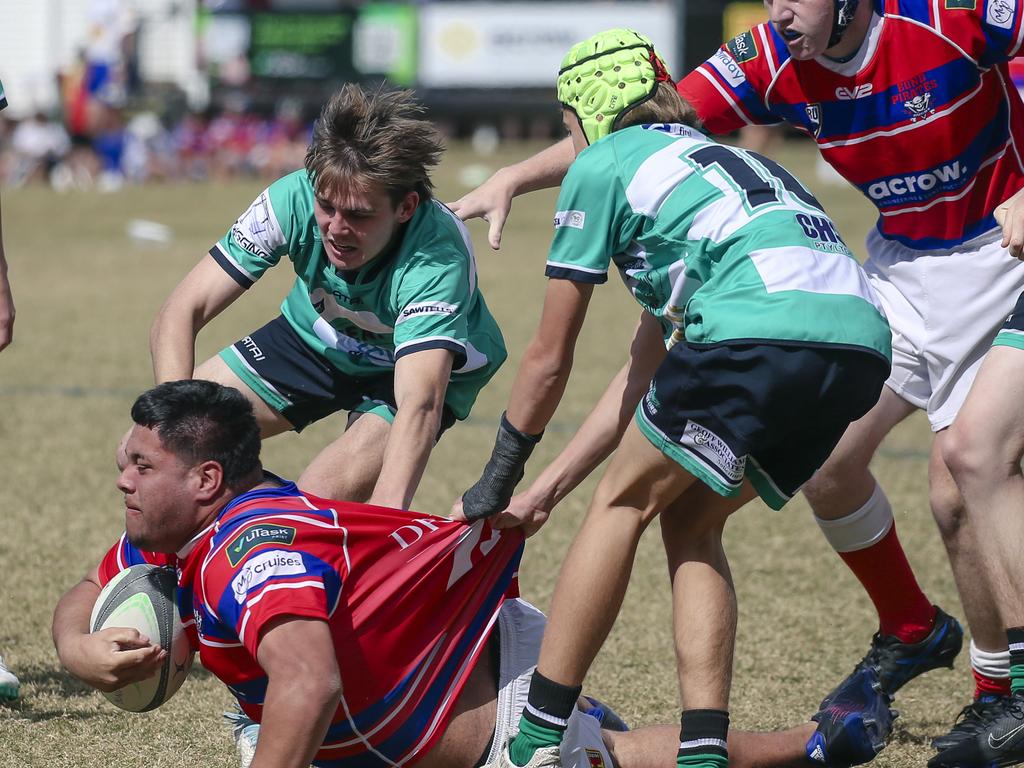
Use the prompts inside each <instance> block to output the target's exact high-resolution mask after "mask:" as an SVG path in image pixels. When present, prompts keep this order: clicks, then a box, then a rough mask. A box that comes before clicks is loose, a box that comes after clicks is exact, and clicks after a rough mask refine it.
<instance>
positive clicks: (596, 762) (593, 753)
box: [587, 749, 604, 768]
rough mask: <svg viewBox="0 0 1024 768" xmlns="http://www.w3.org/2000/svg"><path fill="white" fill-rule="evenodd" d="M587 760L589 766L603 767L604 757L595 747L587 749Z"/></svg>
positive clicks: (591, 767) (593, 767) (592, 767)
mask: <svg viewBox="0 0 1024 768" xmlns="http://www.w3.org/2000/svg"><path fill="white" fill-rule="evenodd" d="M587 762H588V763H590V768H604V758H603V757H602V756H601V753H600V752H598V751H597V750H596V749H587Z"/></svg>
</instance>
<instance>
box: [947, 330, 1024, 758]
mask: <svg viewBox="0 0 1024 768" xmlns="http://www.w3.org/2000/svg"><path fill="white" fill-rule="evenodd" d="M1022 374H1024V351H1022V350H1020V349H1018V348H1015V347H1008V346H996V347H993V348H992V349H990V350H989V352H988V354H987V355H986V357H985V360H984V362H983V363H982V366H981V369H980V371H979V372H978V376H977V378H976V379H975V380H974V383H973V384H972V386H971V391H970V393H969V394H968V396H967V401H966V402H965V403H964V405H963V407H962V408H961V409H960V412H959V414H958V415H957V418H956V420H955V421H954V422H953V425H952V426H951V427H950V428H949V429H948V430H946V435H945V438H946V439H945V440H944V441H943V446H942V447H943V459H944V460H945V462H946V464H947V466H948V467H949V469H950V470H951V472H952V475H953V477H955V478H956V482H957V484H958V486H959V488H960V491H961V492H962V493H963V496H964V499H965V501H966V506H967V512H968V519H969V528H970V529H972V530H973V532H974V534H975V543H976V545H977V553H978V555H979V556H978V558H977V562H978V564H979V567H980V568H982V569H984V570H983V571H982V573H983V574H984V575H985V576H986V578H985V579H984V583H985V585H986V586H987V587H988V588H989V590H990V594H989V595H987V597H988V598H989V599H991V600H992V601H993V602H994V603H995V605H996V606H997V607H998V611H996V610H995V609H993V619H994V618H995V617H998V618H999V620H1000V624H1001V626H1002V628H1005V633H1004V634H1003V637H1002V638H1001V640H1002V643H1001V645H1002V647H1003V648H1007V647H1008V648H1009V652H1008V653H1007V656H1008V657H1009V659H1008V664H1009V688H1010V693H1009V695H1005V694H1004V696H1003V697H1000V698H995V697H993V698H991V699H990V703H988V704H986V700H985V698H984V697H979V698H978V699H977V700H976V701H975V703H973V704H972V705H971V708H970V709H969V710H965V711H966V712H968V715H967V716H966V717H965V718H963V719H962V720H961V721H959V722H958V723H957V724H956V725H955V726H954V728H953V730H951V731H950V733H949V734H948V735H946V736H944V737H940V739H937V740H936V741H935V743H934V746H935V747H936V749H939V750H940V752H939V754H937V755H936V756H935V757H934V758H932V760H931V761H930V762H929V766H936V767H939V766H951V765H982V764H996V763H997V762H998V763H999V764H1000V765H1003V764H1005V765H1010V764H1015V763H1019V762H1021V761H1024V738H1022V737H1021V734H1022V730H1024V605H1022V597H1021V596H1022V595H1024V578H1022V574H1021V569H1020V553H1021V548H1022V547H1024V517H1022V515H1021V512H1022V510H1024V474H1022V472H1021V458H1022V456H1024V409H1022V408H1021V402H1022V397H1024V378H1022ZM979 581H981V580H979ZM965 600H966V598H965ZM976 642H977V641H976ZM1001 682H1005V681H1001ZM979 690H980V687H979ZM1004 690H1005V689H1004ZM968 719H969V721H968ZM965 722H968V725H969V729H968V728H967V727H965V726H964V723H965Z"/></svg>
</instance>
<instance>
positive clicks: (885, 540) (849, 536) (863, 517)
mask: <svg viewBox="0 0 1024 768" xmlns="http://www.w3.org/2000/svg"><path fill="white" fill-rule="evenodd" d="M913 411H914V406H912V405H911V404H910V403H908V402H907V401H905V400H903V399H902V398H901V397H899V396H898V395H897V394H896V393H895V392H894V391H893V390H891V389H889V388H888V387H883V389H882V394H881V395H880V397H879V399H878V402H877V403H876V404H875V406H874V407H873V408H872V409H871V410H870V411H869V412H868V413H867V414H866V415H865V416H863V417H862V418H861V419H859V420H858V421H856V422H854V423H853V424H851V425H850V426H849V428H848V429H847V430H846V432H845V434H844V435H843V437H842V439H841V440H840V441H839V444H838V445H837V446H836V448H835V450H834V451H833V452H832V455H831V456H829V458H828V460H827V461H826V462H825V464H824V465H823V466H822V467H821V469H819V470H818V472H817V473H816V474H815V476H814V477H813V478H812V479H811V481H810V482H809V483H807V485H806V486H805V487H804V492H805V494H806V496H807V499H808V501H809V502H810V504H811V507H812V509H813V510H814V514H815V517H816V518H817V520H818V524H819V525H820V526H821V528H822V531H823V532H824V533H825V536H826V538H827V539H828V541H829V543H830V544H831V545H832V547H833V548H834V549H836V551H837V552H838V553H839V554H840V557H842V559H843V560H844V562H845V563H846V565H847V567H849V568H850V570H851V571H852V572H853V573H854V575H855V576H856V577H857V578H858V579H859V580H860V582H861V584H862V585H863V587H864V589H865V591H866V592H867V593H868V596H869V597H870V598H871V601H872V602H873V603H874V606H875V609H876V610H877V612H878V617H879V637H878V638H876V639H874V640H872V644H871V648H870V650H869V652H868V656H867V657H865V661H866V662H867V663H868V664H869V665H871V666H878V667H879V669H880V670H881V673H880V680H881V683H882V686H883V688H884V689H885V690H886V691H887V692H889V693H895V692H896V691H897V690H898V689H899V688H900V687H901V686H902V685H904V684H905V683H906V682H908V681H909V680H910V679H912V678H913V677H914V676H916V675H918V674H921V673H923V672H925V671H927V670H928V669H933V668H935V667H937V666H948V665H949V664H950V663H951V662H952V659H953V657H955V656H956V654H957V652H958V651H959V649H960V644H961V642H962V640H961V638H962V631H961V629H960V627H959V625H958V624H957V623H956V621H955V620H954V619H953V618H951V617H949V616H948V615H946V614H945V613H939V612H937V611H936V610H935V609H934V608H933V607H932V605H931V602H930V601H929V600H928V598H927V597H926V596H925V594H924V592H922V591H921V588H920V586H919V585H918V583H917V579H916V578H915V576H914V572H913V570H912V569H911V568H910V564H909V562H908V560H907V557H906V554H905V552H904V551H903V547H902V545H901V544H900V541H899V538H898V537H897V531H896V529H895V527H894V521H893V514H892V508H891V506H890V504H889V501H888V499H887V498H886V496H885V492H884V491H883V490H882V488H881V487H880V486H879V485H878V484H877V483H876V481H875V478H874V476H873V475H872V474H871V472H870V470H869V468H868V465H869V463H870V462H871V459H872V457H873V456H874V454H875V451H876V450H877V449H878V446H879V444H880V443H881V442H882V440H883V439H884V438H885V436H886V435H887V434H888V433H889V432H890V430H891V429H892V428H893V427H894V426H896V425H897V424H898V423H900V422H901V421H902V420H903V419H905V418H906V417H907V416H909V415H910V414H911V413H912V412H913ZM936 445H937V443H936V444H933V454H932V455H933V456H934V455H935V453H934V451H935V446H936ZM941 469H942V468H941V466H940V467H935V466H932V467H931V470H932V471H931V476H932V478H931V480H932V481H931V483H930V485H929V489H930V501H931V506H932V512H933V514H934V516H935V518H936V520H937V521H938V522H939V526H940V528H942V529H943V530H944V532H945V534H946V535H945V536H944V541H945V542H946V544H947V547H949V548H950V557H951V562H952V563H953V566H954V573H956V574H967V573H968V572H969V571H970V570H971V567H972V566H971V560H970V552H971V551H972V550H971V548H970V546H969V544H968V539H967V533H966V532H964V531H960V530H959V529H958V528H956V527H955V526H951V525H950V524H949V521H952V520H956V519H957V509H958V505H959V503H960V500H959V494H958V493H957V492H956V489H955V487H953V488H952V493H950V483H948V482H943V480H944V473H943V472H942V471H940V470H941ZM945 476H948V475H945ZM964 583H965V584H968V583H969V580H967V579H965V580H964ZM938 640H941V642H938ZM933 641H936V642H933ZM879 654H882V655H885V656H886V658H885V659H883V658H881V656H880V655H879ZM889 657H892V658H889ZM897 657H899V658H898V660H897ZM848 680H849V678H848ZM846 682H847V681H844V683H843V684H845V683H846ZM843 684H841V686H842V685H843Z"/></svg>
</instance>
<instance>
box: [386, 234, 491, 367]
mask: <svg viewBox="0 0 1024 768" xmlns="http://www.w3.org/2000/svg"><path fill="white" fill-rule="evenodd" d="M411 264H414V265H415V268H408V269H406V270H404V271H403V273H402V275H401V277H400V278H399V281H398V285H397V289H396V291H395V294H394V295H395V297H396V298H395V303H396V307H395V310H396V314H395V337H394V343H395V360H396V361H397V360H398V359H399V358H401V357H404V356H405V355H409V354H412V353H414V352H422V351H423V350H426V349H448V350H451V351H452V352H453V353H454V355H455V360H454V362H453V364H452V369H453V370H458V369H459V368H462V367H463V366H465V365H466V363H467V361H468V358H469V357H470V351H471V350H470V348H469V321H468V317H469V313H470V309H471V306H472V300H473V295H474V293H475V291H476V269H475V266H474V264H473V262H472V257H471V256H470V257H467V256H466V254H463V253H460V252H458V251H457V250H456V249H452V251H451V252H449V253H444V254H424V253H422V252H421V253H420V254H417V256H416V257H415V258H414V259H413V260H412V262H411Z"/></svg>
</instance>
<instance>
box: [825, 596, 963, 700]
mask: <svg viewBox="0 0 1024 768" xmlns="http://www.w3.org/2000/svg"><path fill="white" fill-rule="evenodd" d="M963 644H964V630H963V628H962V627H961V626H960V622H959V621H957V620H956V619H954V618H953V617H952V616H950V615H949V614H948V613H946V612H945V611H944V610H942V609H941V608H939V607H938V606H935V624H934V625H933V626H932V631H931V632H929V633H928V636H927V637H925V638H924V639H923V640H921V641H920V642H917V643H904V642H902V641H901V640H900V639H899V638H896V637H892V636H891V635H880V634H878V633H877V632H876V633H875V636H874V637H872V638H871V648H870V649H868V652H867V654H866V655H865V656H864V658H863V659H861V660H860V662H858V664H857V666H856V667H854V668H853V672H852V673H851V674H850V675H849V677H847V678H846V679H845V680H843V682H841V683H840V684H839V685H837V686H836V687H835V688H833V689H832V692H831V693H829V694H828V696H826V697H825V698H824V699H823V700H822V702H821V707H822V709H824V708H825V707H826V706H827V705H828V702H829V700H830V699H831V698H832V697H834V696H837V695H838V694H839V693H840V692H841V691H842V690H843V688H844V687H845V686H846V685H848V684H849V683H850V681H851V679H853V678H854V677H855V676H856V675H857V673H858V672H860V671H861V670H862V669H865V668H867V667H871V668H873V669H874V670H875V671H876V672H877V673H878V680H879V682H880V683H881V684H882V690H883V691H885V692H886V693H888V694H889V695H890V696H894V695H895V694H896V691H898V690H899V689H900V688H902V687H903V686H904V685H906V684H907V683H909V682H910V681H911V680H913V679H914V678H915V677H917V676H918V675H922V674H924V673H925V672H927V671H929V670H932V669H938V668H939V667H948V668H950V669H952V667H953V660H954V659H955V658H956V657H957V654H958V653H960V649H961V648H962V647H963Z"/></svg>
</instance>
